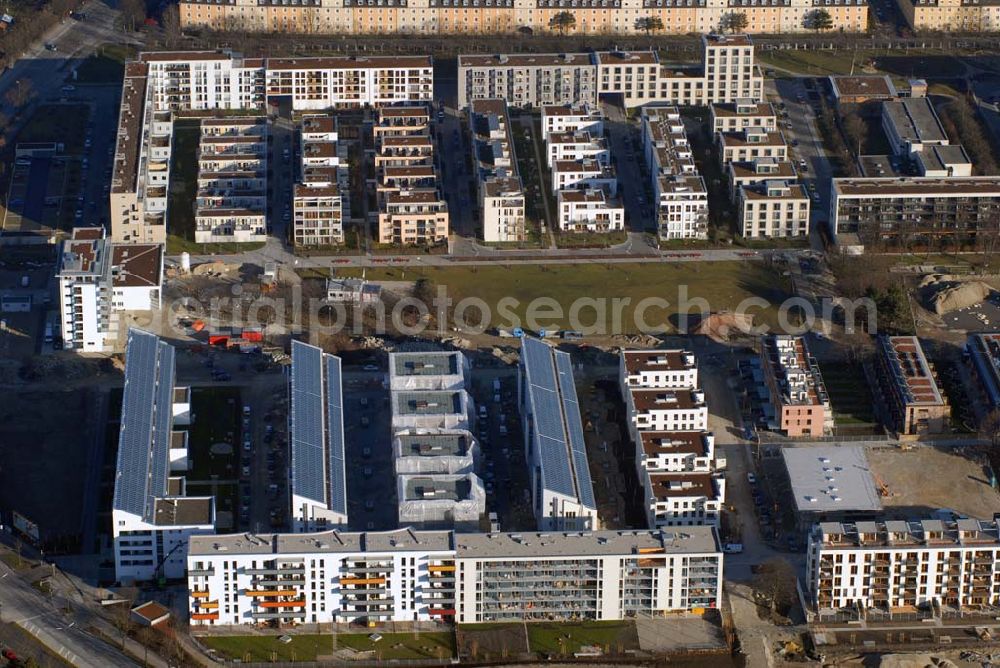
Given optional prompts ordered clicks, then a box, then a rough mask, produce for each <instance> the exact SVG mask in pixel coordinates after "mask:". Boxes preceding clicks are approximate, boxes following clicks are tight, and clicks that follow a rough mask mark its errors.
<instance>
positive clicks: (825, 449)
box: [781, 445, 882, 513]
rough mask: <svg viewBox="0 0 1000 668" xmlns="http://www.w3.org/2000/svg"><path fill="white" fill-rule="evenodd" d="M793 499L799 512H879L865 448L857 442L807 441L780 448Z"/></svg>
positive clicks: (879, 503) (878, 501) (879, 502)
mask: <svg viewBox="0 0 1000 668" xmlns="http://www.w3.org/2000/svg"><path fill="white" fill-rule="evenodd" d="M781 458H782V460H783V461H784V464H785V470H786V471H787V472H788V479H789V481H790V482H791V487H792V499H793V501H794V503H795V509H796V510H797V511H798V512H800V513H801V512H806V513H829V512H866V511H867V512H873V513H874V512H879V511H881V510H882V501H881V499H880V498H879V494H878V490H877V488H876V487H875V480H874V478H873V477H872V473H871V468H870V467H869V465H868V458H867V457H866V456H865V450H864V448H863V447H861V446H857V445H809V446H804V447H784V448H781Z"/></svg>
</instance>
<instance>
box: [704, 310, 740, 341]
mask: <svg viewBox="0 0 1000 668" xmlns="http://www.w3.org/2000/svg"><path fill="white" fill-rule="evenodd" d="M752 330H753V316H752V315H750V314H749V313H713V314H711V315H707V316H705V317H704V318H702V319H701V321H700V322H699V323H698V324H697V325H696V326H695V327H694V329H693V330H692V333H693V334H701V335H703V336H707V337H709V338H711V339H712V340H713V341H718V342H720V343H721V342H725V341H728V340H729V339H730V338H731V337H737V336H745V335H747V334H749V333H750V332H751V331H752Z"/></svg>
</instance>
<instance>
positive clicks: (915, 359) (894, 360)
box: [878, 336, 944, 406]
mask: <svg viewBox="0 0 1000 668" xmlns="http://www.w3.org/2000/svg"><path fill="white" fill-rule="evenodd" d="M878 350H879V354H880V355H881V356H882V359H883V360H884V361H885V362H886V366H887V367H888V368H889V370H890V372H891V374H892V377H891V378H890V379H889V380H890V381H891V382H893V383H895V385H896V388H897V390H898V391H899V393H900V396H902V397H905V398H906V402H907V403H908V404H920V405H926V406H939V405H941V404H943V403H944V398H943V396H942V394H941V389H940V388H939V387H938V384H937V381H936V380H935V379H934V374H933V373H932V372H931V367H930V364H928V362H927V357H926V356H925V355H924V349H923V346H921V345H920V340H919V339H917V337H915V336H880V337H879V340H878Z"/></svg>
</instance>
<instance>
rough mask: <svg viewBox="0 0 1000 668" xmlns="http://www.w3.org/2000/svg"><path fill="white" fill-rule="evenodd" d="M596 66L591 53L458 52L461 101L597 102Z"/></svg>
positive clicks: (521, 104) (526, 103)
mask: <svg viewBox="0 0 1000 668" xmlns="http://www.w3.org/2000/svg"><path fill="white" fill-rule="evenodd" d="M597 92H598V91H597V70H596V68H595V66H594V62H593V56H591V54H587V53H561V54H551V53H531V54H528V53H525V54H498V55H492V56H486V55H460V56H459V57H458V106H459V108H460V109H464V108H466V107H467V106H469V105H470V104H471V103H472V102H473V101H475V100H494V99H500V100H505V101H506V102H507V104H509V105H510V106H512V107H526V108H530V107H544V106H547V105H575V104H587V105H591V106H593V107H596V106H597Z"/></svg>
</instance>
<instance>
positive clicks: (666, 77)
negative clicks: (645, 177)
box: [458, 0, 764, 108]
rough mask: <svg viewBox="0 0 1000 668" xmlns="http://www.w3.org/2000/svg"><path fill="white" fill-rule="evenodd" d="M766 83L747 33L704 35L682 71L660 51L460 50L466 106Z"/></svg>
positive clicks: (715, 94)
mask: <svg viewBox="0 0 1000 668" xmlns="http://www.w3.org/2000/svg"><path fill="white" fill-rule="evenodd" d="M626 1H627V0H626ZM636 18H639V16H636ZM633 22H634V19H633ZM713 28H714V26H713ZM710 31H711V29H706V30H704V31H700V32H706V33H707V32H710ZM687 32H699V30H697V29H695V28H693V27H692V28H691V29H690V30H688V31H687ZM763 91H764V79H763V77H762V76H761V74H760V70H759V68H758V67H757V65H756V64H755V62H754V46H753V42H752V41H751V40H750V38H749V37H748V36H746V35H717V34H714V33H713V34H705V35H703V36H702V62H701V65H700V66H699V67H697V68H694V69H687V70H681V71H678V70H675V69H673V68H670V67H667V66H665V65H661V64H660V61H659V58H658V57H657V55H656V53H655V52H654V51H631V52H628V51H599V52H595V53H593V54H590V53H575V54H559V55H552V54H502V55H493V56H481V55H461V56H459V57H458V106H459V107H460V108H465V107H466V106H468V105H469V104H470V103H472V102H473V101H475V100H482V99H502V100H505V101H506V102H507V104H509V105H511V106H514V107H538V106H545V105H570V104H577V103H582V104H589V105H595V106H596V104H597V101H598V99H599V97H600V96H603V95H617V96H621V100H622V103H623V104H624V106H625V107H626V108H631V107H638V106H642V105H645V104H649V103H661V104H673V105H680V106H705V105H709V104H713V103H732V102H736V101H737V100H750V101H754V102H756V101H760V100H763V99H764V92H763Z"/></svg>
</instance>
